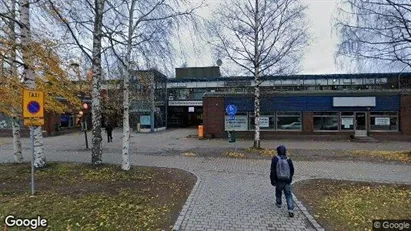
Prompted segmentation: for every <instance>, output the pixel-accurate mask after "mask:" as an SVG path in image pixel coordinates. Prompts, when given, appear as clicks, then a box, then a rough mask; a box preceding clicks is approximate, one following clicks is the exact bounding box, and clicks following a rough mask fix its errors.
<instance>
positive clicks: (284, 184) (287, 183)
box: [270, 145, 294, 217]
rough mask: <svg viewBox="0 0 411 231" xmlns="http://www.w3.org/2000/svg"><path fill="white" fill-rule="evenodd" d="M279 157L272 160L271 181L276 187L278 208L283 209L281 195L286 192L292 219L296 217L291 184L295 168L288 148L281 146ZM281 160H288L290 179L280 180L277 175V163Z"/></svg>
mask: <svg viewBox="0 0 411 231" xmlns="http://www.w3.org/2000/svg"><path fill="white" fill-rule="evenodd" d="M277 154H278V155H277V156H274V157H273V158H272V160H271V172H270V180H271V185H273V186H275V198H276V203H275V204H276V206H277V207H278V208H281V196H282V195H281V194H282V191H284V195H285V200H286V201H287V207H288V215H289V216H290V217H293V216H294V204H293V197H292V194H291V182H292V180H293V175H294V166H293V162H292V161H291V159H288V158H287V150H286V148H285V147H284V146H283V145H281V146H278V147H277ZM279 159H283V160H287V162H288V167H289V177H288V179H279V178H278V173H277V163H278V161H279Z"/></svg>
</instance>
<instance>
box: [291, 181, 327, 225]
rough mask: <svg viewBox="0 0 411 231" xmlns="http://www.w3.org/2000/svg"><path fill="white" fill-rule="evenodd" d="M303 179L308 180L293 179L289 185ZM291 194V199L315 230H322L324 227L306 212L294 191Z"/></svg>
mask: <svg viewBox="0 0 411 231" xmlns="http://www.w3.org/2000/svg"><path fill="white" fill-rule="evenodd" d="M303 180H309V179H299V180H295V181H293V182H292V183H291V185H293V184H294V183H296V182H299V181H303ZM292 195H293V200H294V202H295V204H296V205H297V207H298V208H300V209H301V211H302V212H303V214H304V216H305V217H306V218H307V220H308V221H309V222H310V223H311V225H312V226H314V228H315V230H317V231H324V230H325V229H324V228H323V227H321V225H320V224H318V222H317V220H315V218H314V217H313V216H312V215H311V214H310V213H309V212H308V210H307V208H306V207H305V206H304V205H303V204H302V203H301V201H300V200H298V199H297V197H296V196H295V195H294V193H292Z"/></svg>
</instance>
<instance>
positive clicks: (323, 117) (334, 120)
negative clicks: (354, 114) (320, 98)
mask: <svg viewBox="0 0 411 231" xmlns="http://www.w3.org/2000/svg"><path fill="white" fill-rule="evenodd" d="M313 121H314V130H315V131H336V130H338V112H314V113H313Z"/></svg>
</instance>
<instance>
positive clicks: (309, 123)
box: [303, 111, 314, 132]
mask: <svg viewBox="0 0 411 231" xmlns="http://www.w3.org/2000/svg"><path fill="white" fill-rule="evenodd" d="M313 126H314V121H313V113H312V112H310V111H305V112H303V132H312V131H313V130H314V128H313Z"/></svg>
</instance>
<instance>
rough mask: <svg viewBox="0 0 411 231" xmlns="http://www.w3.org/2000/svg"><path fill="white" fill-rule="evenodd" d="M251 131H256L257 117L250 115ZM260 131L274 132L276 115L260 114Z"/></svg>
mask: <svg viewBox="0 0 411 231" xmlns="http://www.w3.org/2000/svg"><path fill="white" fill-rule="evenodd" d="M248 124H249V127H248V128H249V129H250V130H254V129H255V115H254V113H250V114H249V117H248ZM260 129H261V130H274V129H275V113H274V112H272V113H261V114H260Z"/></svg>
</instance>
